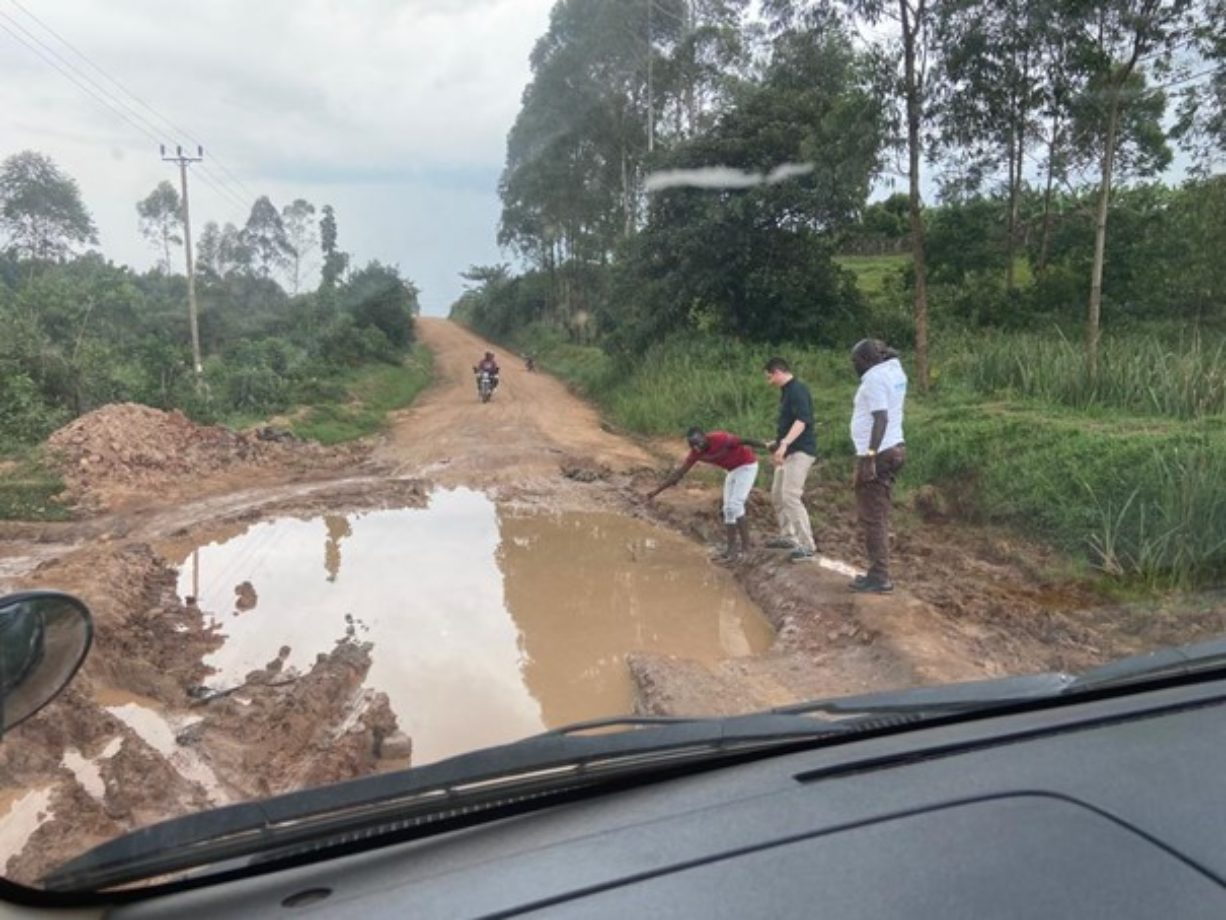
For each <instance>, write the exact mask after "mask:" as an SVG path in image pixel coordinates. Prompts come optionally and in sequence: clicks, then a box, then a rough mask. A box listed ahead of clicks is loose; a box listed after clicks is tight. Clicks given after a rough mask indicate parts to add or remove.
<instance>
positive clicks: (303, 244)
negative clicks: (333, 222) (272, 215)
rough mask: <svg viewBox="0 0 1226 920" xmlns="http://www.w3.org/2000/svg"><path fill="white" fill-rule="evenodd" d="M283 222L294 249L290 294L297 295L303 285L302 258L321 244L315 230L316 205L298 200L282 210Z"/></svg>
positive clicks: (291, 259) (290, 271) (291, 258)
mask: <svg viewBox="0 0 1226 920" xmlns="http://www.w3.org/2000/svg"><path fill="white" fill-rule="evenodd" d="M281 221H282V222H283V223H284V224H285V235H286V237H287V238H288V239H289V244H290V246H291V247H293V254H292V255H291V256H290V264H289V276H290V293H292V294H297V293H298V292H299V290H300V288H301V284H302V257H303V254H304V253H307V252H310V251H311V250H312V249H314V248H315V246H316V245H317V244H318V243H319V234H318V233H317V232H316V229H315V205H313V204H311V203H310V202H309V201H307V200H306V199H303V198H296V199H295V200H294V201H293V202H292V203H290V204H287V205H286V206H285V207H284V208H282V209H281Z"/></svg>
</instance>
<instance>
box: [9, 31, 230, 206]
mask: <svg viewBox="0 0 1226 920" xmlns="http://www.w3.org/2000/svg"><path fill="white" fill-rule="evenodd" d="M6 23H8V24H6ZM14 27H15V28H16V29H17V30H18V31H14ZM0 29H3V30H4V31H5V32H7V33H8V34H9V35H10V36H11V37H12V38H13V39H14V40H15V41H17V42H18V43H19V44H21V45H22V46H24V47H25V48H26V49H27V50H29V51H30V52H32V53H33V54H34V55H35V56H36V57H38V58H39V60H41V61H42V62H43V63H44V64H46V65H47V66H49V67H51V68H52V69H53V70H55V71H56V72H57V73H59V74H60V75H61V76H62V77H64V79H66V80H68V82H70V83H72V84H73V86H75V87H76V88H77V89H79V90H81V92H83V93H85V94H86V95H87V96H89V97H90V98H91V99H93V100H94V101H95V102H97V103H98V104H99V105H101V106H102V107H103V108H105V109H106V110H107V111H108V112H110V113H111V114H112V115H118V116H119V117H120V118H121V119H123V120H124V121H125V122H127V123H128V124H129V125H130V126H132V127H133V128H135V129H136V130H137V131H139V132H140V133H141V134H143V135H144V136H145V137H147V138H149V139H150V140H152V141H153V142H154V143H155V144H163V143H165V141H166V138H165V136H163V135H161V134H160V133H158V132H159V130H160V129H159V128H158V126H157V125H155V124H153V123H152V122H151V121H149V119H147V118H144V117H143V116H142V115H140V113H139V112H136V111H134V110H132V108H131V107H130V106H128V105H127V104H126V103H124V101H123V100H122V99H119V98H117V97H116V96H115V95H114V94H112V93H111V92H109V91H108V90H107V89H106V88H105V87H103V86H101V85H100V84H99V83H98V82H97V81H96V80H93V79H92V78H90V76H89V75H88V74H85V73H83V72H82V71H81V70H80V69H79V68H77V67H76V66H74V65H73V64H72V63H71V62H70V61H68V60H66V59H65V58H64V57H63V56H62V55H60V54H59V53H57V52H56V51H55V49H54V48H51V47H49V46H48V45H47V44H46V43H45V42H43V41H42V40H41V39H39V38H38V36H36V35H34V34H33V33H32V32H30V31H29V30H28V29H26V28H25V27H24V26H22V25H21V23H19V22H17V21H16V20H15V19H13V18H12V17H11V16H9V15H8V14H7V13H4V12H0ZM60 62H62V64H61V63H60ZM198 146H200V145H198ZM206 181H207V182H208V184H209V185H210V186H212V187H213V189H214V190H215V191H217V192H218V194H220V195H221V196H222V200H223V201H226V200H227V199H228V203H229V204H231V205H233V206H234V207H236V208H237V209H238V211H237V212H238V214H240V215H242V214H244V213H245V212H246V210H247V204H246V202H244V201H243V200H242V199H241V198H239V197H238V195H236V194H235V193H234V192H233V191H231V190H230V189H228V188H227V187H225V186H224V185H222V184H219V183H218V182H217V181H215V180H213V179H212V178H206Z"/></svg>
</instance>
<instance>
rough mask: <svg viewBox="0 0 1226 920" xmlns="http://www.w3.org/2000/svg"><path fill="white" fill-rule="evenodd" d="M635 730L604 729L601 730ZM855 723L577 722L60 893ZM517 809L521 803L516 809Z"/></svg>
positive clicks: (97, 861)
mask: <svg viewBox="0 0 1226 920" xmlns="http://www.w3.org/2000/svg"><path fill="white" fill-rule="evenodd" d="M618 727H621V728H626V729H630V728H634V730H626V731H620V732H615V733H605V734H598V735H583V734H579V733H581V732H585V731H591V730H594V729H607V728H618ZM855 730H856V729H855V728H854V727H853V726H852V725H850V724H843V723H838V722H831V721H826V720H822V719H818V718H814V717H812V716H808V715H801V714H784V713H772V712H764V713H758V714H753V715H747V716H735V717H731V718H723V719H675V718H669V717H626V718H621V719H607V720H598V721H595V722H585V723H578V724H576V725H572V726H566V727H564V728H560V729H556V730H554V731H551V732H546V733H544V734H541V735H536V736H533V737H531V738H526V739H524V740H522V741H517V742H513V743H511V744H506V745H501V746H498V747H492V748H485V749H482V750H480V751H474V752H472V753H469V754H461V755H459V756H457V757H452V758H450V759H448V760H444V761H440V762H438V763H433V764H426V765H425V766H421V767H414V768H412V769H409V770H403V771H400V772H398V773H390V774H383V775H377V776H369V777H363V778H361V779H356V780H349V781H347V782H342V783H336V784H333V785H330V786H324V787H321V788H318V789H310V790H304V791H301V792H292V793H286V794H283V795H279V796H274V797H272V798H268V799H263V800H259V801H253V802H244V803H241V804H237V805H227V806H223V807H220V808H216V809H213V810H211V811H205V812H200V813H198V814H192V815H186V816H184V817H181V818H173V819H171V820H169V821H163V822H161V823H160V824H155V825H153V826H151V827H147V828H142V829H140V830H137V831H133V832H131V833H129V834H125V835H124V836H122V837H119V838H116V839H115V840H111V841H108V842H107V843H104V844H101V845H100V846H97V847H95V848H94V849H92V850H89V851H88V852H86V853H84V854H82V855H81V856H78V857H77V858H75V859H73V860H71V861H70V862H68V863H66V864H64V865H62V866H60V867H59V868H57V869H55V870H54V871H52V872H51V873H50V874H49V875H48V876H47V877H46V878H45V879H44V883H45V885H46V887H47V888H48V889H50V890H53V891H82V890H99V889H102V888H110V887H115V886H119V885H125V884H130V883H133V882H138V881H141V880H144V879H148V878H153V877H156V876H165V875H168V874H172V873H180V872H183V871H185V870H188V869H193V868H198V867H201V866H206V865H209V864H215V863H219V862H222V861H230V860H235V859H239V858H241V857H245V856H253V855H256V854H261V853H267V852H268V851H270V850H274V849H284V848H287V847H292V846H295V845H313V846H327V845H329V843H330V842H331V841H335V840H337V839H338V838H339V837H343V836H344V835H352V834H354V833H358V832H361V833H364V834H367V835H377V834H379V833H381V832H382V831H383V830H396V831H404V830H406V829H407V828H409V827H419V826H420V827H424V826H425V825H436V824H438V823H439V822H440V821H442V820H443V819H445V818H447V817H448V816H451V815H455V814H460V813H462V814H464V815H466V816H470V818H471V816H474V815H478V814H482V813H485V814H488V816H489V818H490V819H493V818H497V817H501V816H503V815H504V814H509V813H516V812H515V809H516V808H518V810H519V811H522V810H525V808H526V807H529V806H527V805H525V803H531V805H530V807H543V806H544V805H547V804H549V800H550V797H552V796H557V795H559V794H561V793H564V792H568V791H574V790H577V789H580V788H584V787H593V786H599V785H600V784H602V783H606V782H609V781H611V780H615V779H617V780H625V779H631V778H634V777H644V776H650V775H651V774H653V773H660V772H667V771H670V770H675V769H678V768H681V767H683V766H685V765H690V766H692V765H693V764H695V763H702V764H714V763H718V762H720V761H722V760H724V759H726V758H731V757H737V756H745V755H749V754H752V753H754V752H756V751H764V750H775V749H778V748H780V747H781V746H787V745H794V744H803V743H812V742H813V741H815V740H820V739H823V738H827V737H834V736H839V735H843V734H848V733H851V732H853V731H855ZM508 809H510V811H508Z"/></svg>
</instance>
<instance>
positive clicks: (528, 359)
mask: <svg viewBox="0 0 1226 920" xmlns="http://www.w3.org/2000/svg"><path fill="white" fill-rule="evenodd" d="M524 367H526V368H527V369H528V373H532V372H533V371H535V370H536V358H535V357H534V356H533V355H531V354H526V355H524Z"/></svg>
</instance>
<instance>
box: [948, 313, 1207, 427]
mask: <svg viewBox="0 0 1226 920" xmlns="http://www.w3.org/2000/svg"><path fill="white" fill-rule="evenodd" d="M941 356H942V357H941V359H940V360H939V369H940V372H941V375H942V377H948V378H951V379H955V380H958V381H961V382H963V383H965V384H967V385H969V386H970V387H972V388H973V389H974V390H975V391H977V392H979V393H984V394H1009V395H1016V396H1023V397H1027V398H1031V399H1038V400H1042V401H1045V402H1050V403H1055V404H1058V405H1064V406H1070V407H1072V408H1075V409H1089V408H1107V409H1124V410H1127V411H1129V412H1134V413H1139V414H1143V415H1157V416H1163V417H1166V418H1180V419H1197V418H1204V417H1207V416H1217V415H1222V414H1223V413H1226V339H1222V338H1218V337H1215V338H1214V339H1213V340H1209V339H1207V338H1205V337H1203V336H1201V335H1199V334H1195V333H1193V334H1184V335H1181V336H1179V337H1177V338H1176V339H1175V340H1174V341H1170V340H1167V341H1164V340H1162V339H1160V338H1157V337H1153V336H1143V335H1139V334H1133V335H1117V336H1108V337H1104V339H1103V340H1102V346H1101V352H1100V357H1099V372H1098V375H1097V376H1096V377H1094V378H1091V377H1090V375H1089V374H1088V372H1087V370H1086V362H1085V353H1084V351H1083V349H1082V343H1081V342H1080V341H1072V340H1070V339H1068V338H1066V337H1064V336H1062V335H1060V334H1059V333H1052V334H1046V335H1042V334H1033V333H1027V334H1021V333H1019V334H1010V335H986V334H983V335H975V336H963V337H959V338H958V339H956V340H954V341H952V342H950V341H947V342H945V343H943V344H942V346H941Z"/></svg>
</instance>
